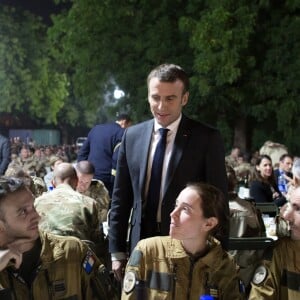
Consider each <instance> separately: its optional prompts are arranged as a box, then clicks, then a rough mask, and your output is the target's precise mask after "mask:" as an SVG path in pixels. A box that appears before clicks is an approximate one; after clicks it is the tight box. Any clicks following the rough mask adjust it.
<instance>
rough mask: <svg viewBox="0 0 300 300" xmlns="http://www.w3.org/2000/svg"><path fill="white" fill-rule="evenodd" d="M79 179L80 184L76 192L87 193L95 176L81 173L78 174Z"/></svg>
mask: <svg viewBox="0 0 300 300" xmlns="http://www.w3.org/2000/svg"><path fill="white" fill-rule="evenodd" d="M77 177H78V183H77V188H76V190H77V191H78V192H79V193H84V192H86V191H87V190H88V189H89V187H90V185H91V182H92V179H93V174H82V173H80V172H77Z"/></svg>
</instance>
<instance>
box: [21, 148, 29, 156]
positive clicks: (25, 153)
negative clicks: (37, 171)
mask: <svg viewBox="0 0 300 300" xmlns="http://www.w3.org/2000/svg"><path fill="white" fill-rule="evenodd" d="M20 156H21V158H22V159H26V158H28V156H29V151H28V150H27V149H25V148H23V149H21V153H20Z"/></svg>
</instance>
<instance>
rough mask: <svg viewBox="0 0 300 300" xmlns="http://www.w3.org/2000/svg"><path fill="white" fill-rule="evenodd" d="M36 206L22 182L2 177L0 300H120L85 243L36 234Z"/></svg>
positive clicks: (47, 234) (0, 195)
mask: <svg viewBox="0 0 300 300" xmlns="http://www.w3.org/2000/svg"><path fill="white" fill-rule="evenodd" d="M33 202H34V199H33V196H32V193H31V192H30V191H29V189H28V188H27V187H26V185H25V184H24V181H23V180H21V179H19V178H13V177H0V249H1V250H0V299H3V300H5V299H7V300H8V299H10V300H11V299H91V300H96V299H97V300H98V299H102V300H106V299H117V297H116V294H115V291H114V290H113V289H112V284H111V281H110V278H109V276H108V274H107V271H106V269H105V267H104V265H103V264H101V262H100V260H99V259H98V258H97V257H96V255H95V254H94V253H93V252H92V251H91V250H90V249H89V248H88V247H87V246H86V245H85V244H84V243H82V242H81V241H80V240H79V239H77V238H75V237H60V236H56V235H53V234H50V233H45V232H43V231H39V230H38V222H39V219H40V217H39V215H38V213H37V212H36V210H35V208H34V206H33Z"/></svg>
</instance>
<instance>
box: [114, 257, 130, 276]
mask: <svg viewBox="0 0 300 300" xmlns="http://www.w3.org/2000/svg"><path fill="white" fill-rule="evenodd" d="M126 262H127V261H126V260H125V259H124V260H113V261H112V265H111V267H112V270H113V272H114V275H115V278H116V279H117V280H118V281H122V279H123V277H124V274H125V266H126Z"/></svg>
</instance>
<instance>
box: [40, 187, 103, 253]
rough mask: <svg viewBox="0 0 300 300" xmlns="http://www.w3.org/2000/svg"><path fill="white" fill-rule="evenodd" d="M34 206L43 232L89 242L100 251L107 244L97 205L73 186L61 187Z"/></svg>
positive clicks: (44, 195) (45, 194) (45, 195)
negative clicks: (104, 241)
mask: <svg viewBox="0 0 300 300" xmlns="http://www.w3.org/2000/svg"><path fill="white" fill-rule="evenodd" d="M34 205H35V208H36V210H37V212H38V213H39V214H40V216H41V221H40V228H41V229H42V230H45V231H48V232H52V233H54V234H58V235H63V236H66V235H70V236H75V237H78V238H79V239H81V240H89V241H92V242H93V243H94V244H95V246H96V247H97V245H98V244H99V243H100V244H102V243H103V238H104V236H103V232H102V231H101V228H100V220H99V217H98V211H99V208H98V204H97V202H96V201H94V200H93V199H92V198H90V197H87V196H85V195H82V194H80V193H78V192H76V191H74V190H73V189H72V187H71V186H69V185H67V184H60V185H59V186H58V187H56V188H55V189H54V190H53V191H49V192H47V193H44V194H43V195H42V196H40V197H38V198H36V199H35V202H34Z"/></svg>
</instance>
